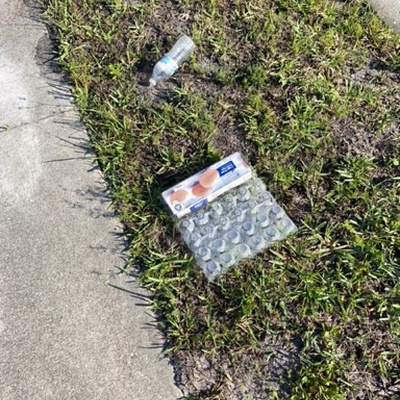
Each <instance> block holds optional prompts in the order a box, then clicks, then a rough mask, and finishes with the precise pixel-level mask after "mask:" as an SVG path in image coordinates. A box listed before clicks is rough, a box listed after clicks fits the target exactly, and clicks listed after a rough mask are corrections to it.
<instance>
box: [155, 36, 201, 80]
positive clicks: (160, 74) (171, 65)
mask: <svg viewBox="0 0 400 400" xmlns="http://www.w3.org/2000/svg"><path fill="white" fill-rule="evenodd" d="M195 47H196V46H195V44H194V42H193V40H192V39H190V37H189V36H186V35H184V36H182V37H180V38H179V39H178V40H177V42H176V43H175V44H174V46H173V47H172V49H171V50H170V51H169V52H168V53H167V54H165V55H164V57H163V58H161V60H160V61H159V62H158V63H157V64H156V65H155V66H154V69H153V74H152V77H151V78H150V80H149V83H150V86H151V87H154V86H155V85H156V84H157V83H158V82H160V81H166V80H167V79H169V78H170V77H171V76H172V75H173V74H174V73H175V71H176V70H177V69H178V68H179V66H180V65H181V64H182V62H183V61H185V60H187V59H188V58H189V56H190V55H191V54H192V53H193V51H194V49H195Z"/></svg>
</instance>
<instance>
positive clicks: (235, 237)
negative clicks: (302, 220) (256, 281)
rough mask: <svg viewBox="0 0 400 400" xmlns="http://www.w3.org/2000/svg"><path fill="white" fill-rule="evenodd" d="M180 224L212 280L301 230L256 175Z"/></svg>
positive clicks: (188, 216)
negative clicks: (298, 229)
mask: <svg viewBox="0 0 400 400" xmlns="http://www.w3.org/2000/svg"><path fill="white" fill-rule="evenodd" d="M177 227H178V230H179V232H180V233H181V235H182V237H183V240H184V241H185V243H186V244H187V246H188V248H189V249H190V250H191V251H192V252H193V253H194V254H195V258H196V261H197V263H198V264H199V266H200V267H201V269H202V270H203V272H204V274H205V275H206V277H207V278H208V279H209V280H210V281H213V280H215V279H216V278H218V277H219V276H221V275H223V274H225V273H226V272H227V271H228V270H229V269H230V268H231V267H232V266H233V265H236V264H238V263H239V262H241V261H242V260H244V259H247V258H251V257H254V256H255V255H256V254H258V253H259V252H260V251H262V250H264V249H266V248H267V247H269V246H271V245H272V244H274V243H275V242H277V241H280V240H282V239H284V238H285V237H287V236H288V235H289V234H292V233H294V232H296V230H297V228H296V226H295V224H294V223H293V221H292V220H291V219H290V218H289V217H288V216H287V214H286V213H285V212H284V211H283V209H282V208H281V207H280V206H279V205H278V204H277V203H276V201H275V199H274V198H273V196H272V195H271V193H270V192H268V191H267V189H266V187H265V185H264V183H263V182H262V181H261V180H260V179H259V178H257V177H256V176H254V174H253V177H252V178H251V179H249V180H247V181H246V182H245V183H243V184H242V185H240V186H238V187H236V188H234V189H231V190H229V191H228V192H226V193H224V194H223V195H221V196H219V197H218V198H216V199H215V200H213V201H212V202H211V203H209V204H207V205H206V206H204V207H202V208H200V209H199V210H197V211H195V212H192V213H189V214H187V215H185V216H183V217H181V218H180V219H179V220H177Z"/></svg>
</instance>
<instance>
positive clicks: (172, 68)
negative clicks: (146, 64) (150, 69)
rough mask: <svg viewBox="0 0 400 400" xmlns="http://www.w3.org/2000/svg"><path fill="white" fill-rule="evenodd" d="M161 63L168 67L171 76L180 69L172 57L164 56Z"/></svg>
mask: <svg viewBox="0 0 400 400" xmlns="http://www.w3.org/2000/svg"><path fill="white" fill-rule="evenodd" d="M159 62H160V63H161V64H164V65H165V66H166V67H167V69H168V71H169V72H170V74H171V75H172V74H173V73H175V71H176V70H177V69H178V64H177V63H176V62H175V60H173V59H172V58H171V57H170V56H164V57H163V58H162V59H161V60H160V61H159Z"/></svg>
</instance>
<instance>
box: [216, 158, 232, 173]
mask: <svg viewBox="0 0 400 400" xmlns="http://www.w3.org/2000/svg"><path fill="white" fill-rule="evenodd" d="M234 169H236V166H235V164H234V163H233V161H229V162H227V163H226V164H224V165H221V166H220V167H219V168H217V171H218V173H219V176H224V175H226V174H227V173H229V172H231V171H233V170H234Z"/></svg>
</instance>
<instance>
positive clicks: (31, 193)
mask: <svg viewBox="0 0 400 400" xmlns="http://www.w3.org/2000/svg"><path fill="white" fill-rule="evenodd" d="M26 3H27V1H23V0H12V1H10V0H0V10H1V11H2V19H1V22H0V126H1V128H0V399H1V400H45V399H51V400H66V399H77V400H80V399H82V400H128V399H129V400H157V399H160V400H161V399H163V400H168V399H171V400H172V399H176V398H177V397H179V396H180V392H179V391H178V389H177V388H176V387H175V385H174V382H173V370H172V367H171V366H170V365H169V364H168V363H167V361H166V360H165V359H162V358H160V351H161V347H160V346H162V345H163V342H162V339H161V337H160V335H159V333H158V332H157V330H156V329H155V328H154V326H153V325H154V320H153V317H152V316H151V315H150V314H149V311H148V309H147V308H145V307H143V304H145V301H144V300H143V299H141V298H140V297H141V296H143V295H146V293H145V292H143V291H142V290H141V289H139V288H138V286H137V285H136V284H135V283H128V282H127V279H126V277H122V276H121V275H118V274H117V272H118V269H117V268H116V267H118V266H122V265H123V264H124V261H123V259H122V258H121V254H123V243H122V242H121V239H120V233H121V227H120V226H119V224H118V220H117V219H116V218H115V216H114V215H113V213H112V212H111V211H110V209H109V199H108V197H107V193H106V191H105V186H104V182H103V179H102V176H101V174H100V172H99V171H98V169H97V167H96V165H95V164H93V163H92V161H91V158H92V156H93V155H92V154H91V153H90V150H89V148H88V142H87V136H86V133H85V131H84V129H82V127H81V125H80V123H79V120H78V118H77V115H76V112H75V110H74V107H72V106H71V102H70V93H69V89H68V87H67V86H66V85H65V84H63V83H62V78H61V76H60V75H58V74H56V73H54V72H53V71H52V69H51V68H49V67H48V66H46V65H48V64H47V63H46V62H44V61H45V59H46V57H47V56H46V54H45V53H46V48H47V45H48V39H47V38H46V30H45V27H44V26H43V24H41V23H40V22H39V21H38V20H35V19H32V17H31V14H32V13H34V10H32V9H30V8H29V7H27V6H26ZM110 284H111V285H114V286H117V287H122V288H124V289H126V290H127V291H129V292H132V293H136V294H137V296H134V295H133V294H132V293H128V292H126V291H123V290H118V289H115V288H114V287H112V286H110Z"/></svg>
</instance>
